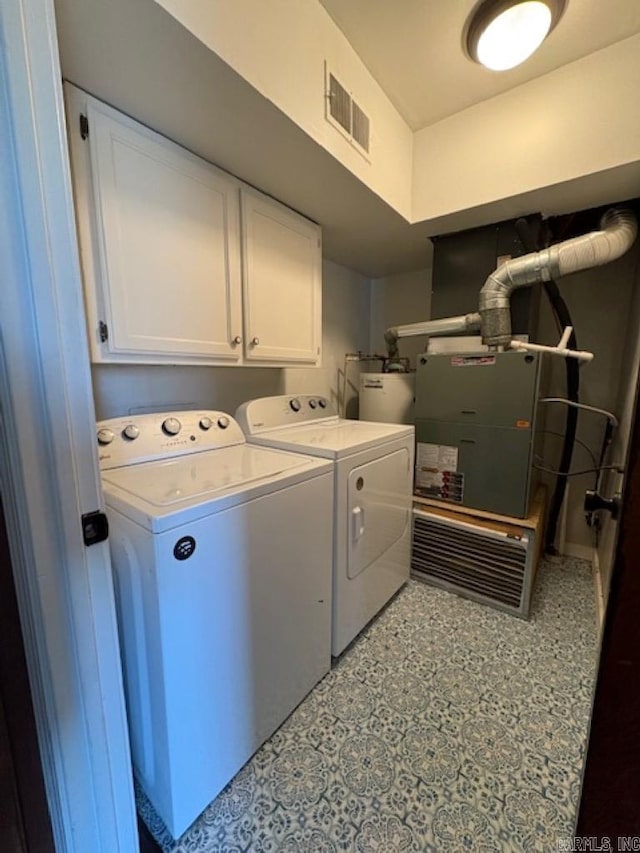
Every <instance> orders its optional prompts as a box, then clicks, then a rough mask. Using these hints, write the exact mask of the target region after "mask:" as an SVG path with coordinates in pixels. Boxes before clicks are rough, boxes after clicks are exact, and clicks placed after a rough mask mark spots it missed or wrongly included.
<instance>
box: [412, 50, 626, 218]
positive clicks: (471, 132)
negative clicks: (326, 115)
mask: <svg viewBox="0 0 640 853" xmlns="http://www.w3.org/2000/svg"><path fill="white" fill-rule="evenodd" d="M639 76H640V35H636V36H633V37H631V38H628V39H625V40H624V41H621V42H618V43H616V44H614V45H611V46H610V47H607V48H604V49H603V50H600V51H598V52H597V53H594V54H591V55H590V56H587V57H585V58H583V59H580V60H578V61H577V62H573V63H570V64H569V65H566V66H564V67H562V68H558V69H557V70H556V71H553V72H551V73H550V74H546V75H545V76H543V77H540V78H538V79H536V80H532V81H530V82H529V83H525V84H523V85H522V86H518V87H517V88H515V89H512V90H511V91H509V92H505V93H504V94H502V95H499V96H497V97H495V98H491V99H489V100H487V101H483V102H482V103H479V104H476V105H475V106H473V107H470V108H469V109H466V110H463V111H462V112H459V113H456V114H455V115H453V116H451V117H450V118H447V119H444V120H443V121H440V122H438V123H437V124H434V125H431V126H430V127H427V128H424V129H423V130H420V131H418V132H417V133H416V134H415V136H414V174H413V213H412V219H413V221H414V222H416V221H422V220H434V219H438V217H443V216H445V215H447V214H449V213H451V212H454V211H464V210H469V209H473V208H477V207H478V206H482V205H487V204H490V203H492V202H502V203H504V202H505V200H511V199H512V198H513V197H514V196H519V195H521V194H526V193H530V192H532V191H535V190H538V189H540V188H541V187H552V186H553V185H556V184H562V183H565V182H567V181H570V180H572V179H574V178H579V177H581V176H588V175H593V174H596V173H599V172H602V171H605V170H610V169H613V168H615V167H621V166H623V165H624V164H629V163H634V162H635V163H637V161H638V160H640V110H638V92H637V81H638V79H639ZM631 194H633V191H631ZM607 200H611V199H604V202H606V201H607ZM537 202H538V205H537V206H536V207H532V208H530V210H536V209H541V208H540V205H542V210H543V212H545V209H544V200H543V199H542V198H540V197H538V198H537ZM557 203H558V204H559V205H561V204H562V202H561V200H558V201H557ZM597 203H599V202H597V201H591V203H589V202H585V203H584V204H583V205H582V207H588V206H591V204H593V205H595V204H597ZM560 209H562V208H561V207H560V208H555V211H556V212H559V211H560ZM568 209H569V210H571V209H573V210H575V209H578V205H576V204H574V205H573V206H572V207H570V208H568ZM564 210H565V211H566V210H567V208H564ZM522 212H526V211H525V210H521V211H517V210H514V211H510V212H508V213H504V212H503V213H502V214H501V213H500V211H496V213H495V215H494V216H493V219H494V220H498V219H500V218H507V217H510V216H515V215H518V213H522ZM547 212H548V211H547ZM476 224H477V223H476ZM462 227H470V226H469V225H467V226H462Z"/></svg>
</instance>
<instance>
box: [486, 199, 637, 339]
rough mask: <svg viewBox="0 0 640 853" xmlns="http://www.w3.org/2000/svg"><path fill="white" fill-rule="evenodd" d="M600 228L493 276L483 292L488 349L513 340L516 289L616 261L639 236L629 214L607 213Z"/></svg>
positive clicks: (507, 265)
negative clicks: (512, 318) (513, 308)
mask: <svg viewBox="0 0 640 853" xmlns="http://www.w3.org/2000/svg"><path fill="white" fill-rule="evenodd" d="M600 228H601V230H600V231H593V232H592V233H590V234H584V235H583V236H582V237H574V238H573V239H571V240H565V241H564V242H562V243H557V244H556V245H555V246H550V247H549V248H548V249H543V250H542V251H540V252H531V254H528V255H523V256H522V257H520V258H514V259H513V260H511V261H507V262H506V263H505V264H502V266H500V267H498V269H497V270H495V271H494V272H492V273H491V275H490V276H489V278H488V279H487V280H486V282H485V284H484V287H483V288H482V290H481V291H480V304H479V311H480V316H481V317H482V325H481V328H482V340H483V342H484V343H485V344H488V345H489V346H508V344H509V342H510V340H511V337H512V335H511V310H510V297H511V294H512V293H513V291H514V290H515V289H516V288H518V287H529V286H531V285H533V284H536V283H537V282H539V281H549V280H550V279H554V278H559V277H560V276H563V275H568V274H569V273H573V272H578V271H579V270H586V269H591V267H597V266H602V265H604V264H608V263H609V262H610V261H615V260H616V259H617V258H619V257H621V256H622V255H624V253H625V252H626V251H627V250H628V249H629V248H631V246H632V245H633V242H634V241H635V239H636V236H637V233H638V224H637V221H636V218H635V216H634V214H633V213H632V212H631V211H630V210H616V209H611V210H608V211H607V212H606V213H605V214H604V216H603V217H602V219H601V220H600Z"/></svg>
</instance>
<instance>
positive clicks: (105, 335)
mask: <svg viewBox="0 0 640 853" xmlns="http://www.w3.org/2000/svg"><path fill="white" fill-rule="evenodd" d="M98 334H99V335H100V341H101V343H104V342H105V341H108V340H109V327H108V326H107V324H106V323H105V322H104V320H100V322H99V323H98Z"/></svg>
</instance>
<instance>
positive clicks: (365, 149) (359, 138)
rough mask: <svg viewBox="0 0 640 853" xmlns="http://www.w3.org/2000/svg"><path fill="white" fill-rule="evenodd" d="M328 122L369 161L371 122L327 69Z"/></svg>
mask: <svg viewBox="0 0 640 853" xmlns="http://www.w3.org/2000/svg"><path fill="white" fill-rule="evenodd" d="M326 74H327V92H326V100H327V110H326V117H327V121H328V122H329V123H330V124H332V125H333V127H335V128H336V129H337V130H339V131H340V132H341V133H342V134H343V136H345V137H346V138H347V139H348V141H349V142H350V143H351V144H352V145H353V147H354V148H355V149H356V150H357V151H359V152H360V153H361V154H362V155H363V156H365V157H366V159H368V154H369V149H370V141H371V121H370V119H369V116H368V115H367V114H366V113H365V111H364V110H363V109H362V107H361V106H359V104H357V103H356V102H355V101H354V100H353V98H352V97H351V94H350V93H349V91H348V90H347V89H345V87H344V86H343V85H342V84H341V83H340V82H339V81H338V79H337V78H336V77H335V76H334V75H333V74H332V73H331V72H330V71H329V70H328V69H327V72H326Z"/></svg>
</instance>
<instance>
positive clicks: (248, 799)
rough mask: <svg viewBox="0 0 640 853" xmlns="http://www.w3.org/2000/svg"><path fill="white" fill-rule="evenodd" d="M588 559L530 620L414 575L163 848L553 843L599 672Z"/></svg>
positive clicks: (380, 850) (493, 847)
mask: <svg viewBox="0 0 640 853" xmlns="http://www.w3.org/2000/svg"><path fill="white" fill-rule="evenodd" d="M593 597H594V596H593V585H592V579H591V572H590V567H589V565H588V563H585V562H583V561H578V560H567V561H565V562H564V563H563V564H560V565H559V564H556V563H546V564H543V565H542V567H541V570H540V573H539V577H538V584H537V589H536V593H535V598H534V606H533V614H532V619H531V621H530V622H523V621H521V620H519V619H515V618H513V617H511V616H509V615H507V614H503V613H501V612H500V611H497V610H493V609H491V608H488V607H484V606H482V605H479V604H475V603H473V602H470V601H467V600H465V599H462V598H459V597H457V596H455V595H450V594H448V593H445V592H442V591H440V590H437V589H435V588H433V587H430V586H427V585H425V584H421V583H419V582H417V581H410V582H409V584H408V585H407V586H406V587H405V588H404V589H403V590H402V591H401V592H400V593H399V594H398V596H397V597H396V598H395V599H394V600H393V601H392V602H391V604H390V605H389V606H388V607H387V608H386V610H385V611H384V612H383V613H382V614H381V615H380V616H379V617H378V619H376V620H375V621H374V622H373V623H372V624H371V625H370V626H369V628H368V629H367V630H366V631H365V632H364V633H363V634H362V635H361V636H360V638H359V639H358V640H357V641H356V642H355V643H354V644H353V645H352V646H351V647H350V648H349V649H348V650H347V651H346V652H345V653H344V655H343V656H342V657H341V658H340V660H339V661H338V662H337V663H336V665H335V666H334V668H333V670H332V671H331V673H330V674H329V675H327V676H326V678H324V680H323V681H322V682H321V683H320V684H319V685H318V686H317V687H316V688H315V690H314V691H313V692H312V693H311V694H310V695H309V696H308V697H307V699H306V700H305V701H304V702H303V703H302V704H301V705H300V706H299V707H298V708H297V709H296V711H294V713H293V714H292V715H291V717H289V719H288V720H287V721H286V722H285V723H284V724H283V726H282V727H281V728H280V729H279V730H278V731H277V732H276V733H275V734H274V735H273V737H272V738H271V739H270V740H269V741H268V742H267V743H265V744H264V746H263V747H262V748H261V749H260V750H259V751H258V752H257V753H256V755H255V756H254V757H253V759H252V760H251V761H250V762H249V763H248V764H247V765H246V766H245V767H244V768H243V769H242V770H241V771H240V773H239V774H238V775H237V776H236V778H235V779H234V780H233V781H232V782H231V783H230V784H229V785H228V786H227V788H226V789H225V790H224V791H223V792H222V793H221V794H220V796H219V797H218V798H217V799H216V800H215V801H214V802H213V803H212V804H211V805H210V806H209V807H208V808H207V809H206V811H205V812H204V813H203V814H202V815H201V816H200V818H199V819H198V820H197V821H196V822H195V823H194V824H193V825H192V826H191V827H190V828H189V830H187V832H186V833H185V834H184V835H183V836H182V838H180V839H179V840H178V841H177V842H174V841H173V840H172V839H171V838H170V836H169V834H168V832H167V830H166V829H165V827H164V826H163V824H162V822H161V821H160V819H159V818H158V817H157V816H156V815H155V814H154V813H153V811H152V809H151V808H150V806H149V804H148V802H146V800H145V798H144V795H143V794H142V793H141V792H140V791H138V807H139V810H140V813H141V815H142V817H143V819H144V820H145V822H146V823H147V825H148V826H149V828H150V830H151V832H152V834H153V835H154V836H155V838H156V839H157V841H158V843H159V844H160V846H161V847H162V849H163V851H176V852H177V851H180V853H183V851H185V853H186V851H207V853H241V851H251V853H259V851H285V853H329V851H333V853H338V851H357V853H373V851H377V853H395V851H398V852H399V851H432V850H437V851H454V852H456V851H504V853H512V851H514V853H515V851H522V850H524V851H547V850H549V851H552V850H556V849H558V847H557V840H558V839H561V838H566V837H567V836H569V835H571V832H572V829H573V822H574V816H575V811H576V804H577V800H578V793H579V784H580V774H581V766H582V757H583V750H584V746H585V739H586V735H587V729H588V721H589V713H590V705H591V691H592V685H593V679H594V673H595V663H596V655H597V638H596V626H595V613H594V606H593Z"/></svg>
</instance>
